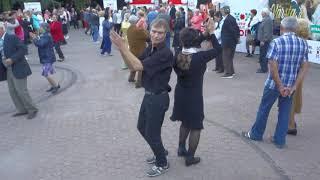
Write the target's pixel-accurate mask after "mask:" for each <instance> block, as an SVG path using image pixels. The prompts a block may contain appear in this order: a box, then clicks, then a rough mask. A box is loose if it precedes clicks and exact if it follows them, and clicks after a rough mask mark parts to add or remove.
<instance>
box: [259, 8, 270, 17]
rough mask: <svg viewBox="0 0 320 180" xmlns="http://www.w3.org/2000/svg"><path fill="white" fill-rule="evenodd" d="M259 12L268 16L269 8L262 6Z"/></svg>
mask: <svg viewBox="0 0 320 180" xmlns="http://www.w3.org/2000/svg"><path fill="white" fill-rule="evenodd" d="M261 12H262V13H264V14H266V15H267V16H270V10H269V9H268V8H263V9H262V10H261Z"/></svg>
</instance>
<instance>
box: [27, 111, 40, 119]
mask: <svg viewBox="0 0 320 180" xmlns="http://www.w3.org/2000/svg"><path fill="white" fill-rule="evenodd" d="M37 113H38V111H33V112H31V113H29V114H28V116H27V119H33V118H35V117H36V116H37Z"/></svg>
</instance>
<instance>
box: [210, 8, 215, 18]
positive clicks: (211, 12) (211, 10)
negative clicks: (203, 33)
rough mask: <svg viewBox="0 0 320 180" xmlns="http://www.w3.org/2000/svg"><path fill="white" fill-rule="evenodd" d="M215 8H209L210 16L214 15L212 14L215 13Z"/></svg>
mask: <svg viewBox="0 0 320 180" xmlns="http://www.w3.org/2000/svg"><path fill="white" fill-rule="evenodd" d="M215 12H216V11H215V10H213V9H210V11H209V14H210V17H212V18H213V17H214V15H215Z"/></svg>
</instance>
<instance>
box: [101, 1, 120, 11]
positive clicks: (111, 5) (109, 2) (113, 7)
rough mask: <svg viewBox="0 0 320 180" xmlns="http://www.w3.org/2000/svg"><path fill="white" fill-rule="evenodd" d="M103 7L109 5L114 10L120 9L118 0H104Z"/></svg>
mask: <svg viewBox="0 0 320 180" xmlns="http://www.w3.org/2000/svg"><path fill="white" fill-rule="evenodd" d="M103 7H104V8H106V7H109V8H110V9H112V10H118V4H117V0H103Z"/></svg>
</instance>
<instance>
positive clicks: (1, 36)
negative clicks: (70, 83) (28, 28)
mask: <svg viewBox="0 0 320 180" xmlns="http://www.w3.org/2000/svg"><path fill="white" fill-rule="evenodd" d="M26 53H27V48H26V46H25V45H24V44H23V43H22V41H20V39H19V38H18V37H17V36H16V35H13V34H8V33H6V28H5V25H4V23H3V22H0V81H5V80H6V81H7V83H8V88H9V93H10V96H11V99H12V101H13V103H14V105H15V107H16V109H17V112H16V113H15V114H13V115H12V116H13V117H17V116H23V115H28V116H27V119H33V118H35V117H36V115H37V113H38V109H37V107H36V106H35V104H34V103H33V101H32V99H31V97H30V94H29V91H28V87H27V77H28V76H30V75H31V73H32V72H31V69H30V66H29V64H28V62H27V61H26V59H25V55H26Z"/></svg>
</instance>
